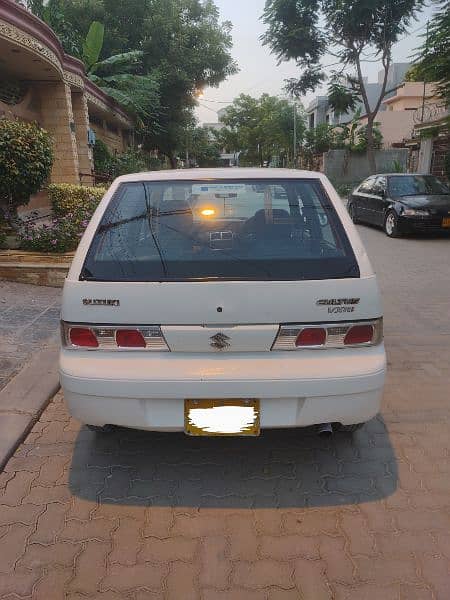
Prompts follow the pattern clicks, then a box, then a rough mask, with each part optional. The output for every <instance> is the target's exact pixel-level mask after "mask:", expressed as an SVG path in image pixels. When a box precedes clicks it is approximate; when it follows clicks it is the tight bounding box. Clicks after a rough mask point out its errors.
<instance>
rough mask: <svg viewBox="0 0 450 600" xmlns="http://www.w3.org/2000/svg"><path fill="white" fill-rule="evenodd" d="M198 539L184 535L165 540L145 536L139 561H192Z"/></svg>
mask: <svg viewBox="0 0 450 600" xmlns="http://www.w3.org/2000/svg"><path fill="white" fill-rule="evenodd" d="M197 545H198V541H197V540H195V539H189V538H184V537H171V538H168V539H165V540H160V539H159V538H151V537H150V538H149V537H147V538H145V540H144V541H143V543H142V550H141V552H140V553H139V557H138V559H139V562H151V563H154V564H156V563H169V562H172V561H175V560H179V561H190V560H192V559H193V558H194V554H195V552H196V550H197Z"/></svg>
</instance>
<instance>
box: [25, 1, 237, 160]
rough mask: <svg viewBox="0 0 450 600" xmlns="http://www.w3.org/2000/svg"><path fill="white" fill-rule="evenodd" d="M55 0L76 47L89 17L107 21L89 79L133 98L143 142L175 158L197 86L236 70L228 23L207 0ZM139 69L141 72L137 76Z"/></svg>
mask: <svg viewBox="0 0 450 600" xmlns="http://www.w3.org/2000/svg"><path fill="white" fill-rule="evenodd" d="M31 1H33V2H34V3H37V4H39V0H31ZM56 8H58V10H61V11H62V13H63V16H64V21H65V22H67V23H70V25H71V28H72V32H73V35H74V37H76V38H77V39H79V44H80V50H79V53H78V55H81V54H82V52H81V47H82V45H83V40H84V41H86V36H88V34H89V32H90V28H91V24H92V23H93V22H94V21H97V22H99V23H102V24H104V28H105V29H104V38H103V44H102V49H101V52H100V55H99V57H98V60H97V61H96V64H94V65H93V66H92V67H91V66H90V63H91V62H92V61H91V60H90V61H88V63H87V65H88V68H90V71H91V77H92V79H93V80H94V81H95V83H97V84H99V85H101V86H102V87H103V88H104V89H105V91H106V92H107V93H109V94H110V95H111V96H113V97H114V98H115V99H116V100H117V101H119V102H120V103H121V104H122V105H123V106H125V108H127V109H128V110H129V109H130V108H131V109H133V106H132V105H133V104H134V109H135V111H134V112H135V113H136V112H137V113H139V114H140V116H141V121H142V123H141V125H142V127H141V129H142V134H143V138H144V146H145V148H147V149H154V148H158V149H159V151H160V152H161V153H162V154H165V155H166V156H168V157H169V158H170V160H171V162H172V164H173V165H175V154H176V151H177V148H178V146H179V145H180V140H182V139H183V136H184V131H185V130H186V127H187V126H188V124H189V123H190V122H191V121H192V114H193V109H194V107H195V105H196V98H195V93H196V91H197V90H199V89H201V88H203V87H206V86H212V87H217V86H218V85H219V84H220V83H221V82H222V81H223V80H224V79H226V78H227V77H228V76H229V75H232V74H233V73H235V72H236V71H237V67H236V64H235V62H234V61H233V59H232V57H231V55H230V49H231V46H232V38H231V23H229V22H224V23H221V22H220V20H219V11H218V9H217V7H216V6H215V4H214V2H213V1H212V0H127V2H117V0H49V2H48V9H49V10H50V11H51V10H53V9H56ZM35 10H38V9H37V8H36V6H35ZM52 26H53V25H52ZM55 30H56V32H57V34H58V35H60V29H58V27H55ZM60 37H61V40H62V42H63V44H64V45H65V49H66V50H69V48H68V47H67V46H66V42H67V40H65V38H63V37H62V36H61V35H60ZM86 49H87V48H86ZM72 54H73V52H72ZM89 54H90V52H89ZM85 56H87V55H86V54H85ZM133 56H134V57H135V58H136V57H139V60H138V61H137V62H136V63H134V64H133V63H131V64H125V65H124V64H123V63H122V64H121V65H120V68H119V63H118V62H117V58H118V57H122V58H124V59H126V58H129V57H133ZM90 58H92V56H90ZM112 60H114V64H112V63H111V61H112ZM137 77H142V78H146V79H140V80H139V81H138V82H137V81H136V78H137ZM133 81H134V82H135V84H136V85H135V89H134V90H133V93H131V92H130V90H131V86H132V85H133ZM130 100H131V101H132V102H131V103H130V102H129V101H130ZM146 100H147V101H146ZM144 105H145V106H144ZM160 107H161V110H160ZM142 109H144V110H143V112H141V111H142Z"/></svg>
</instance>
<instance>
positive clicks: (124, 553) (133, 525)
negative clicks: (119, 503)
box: [109, 518, 150, 565]
mask: <svg viewBox="0 0 450 600" xmlns="http://www.w3.org/2000/svg"><path fill="white" fill-rule="evenodd" d="M141 526H142V525H141V523H140V522H139V521H136V520H135V519H126V518H123V519H120V522H119V526H118V527H117V529H115V530H114V532H113V534H112V547H113V549H112V552H111V553H110V555H109V562H110V563H115V562H117V563H120V564H121V565H135V564H136V562H137V555H138V552H139V551H140V549H141V546H142V536H141V531H140V529H141ZM144 560H145V559H144ZM148 560H150V558H149V559H148Z"/></svg>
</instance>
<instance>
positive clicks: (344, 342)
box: [272, 319, 383, 350]
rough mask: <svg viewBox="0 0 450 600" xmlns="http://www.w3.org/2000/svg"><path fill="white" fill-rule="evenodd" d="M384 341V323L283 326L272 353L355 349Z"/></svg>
mask: <svg viewBox="0 0 450 600" xmlns="http://www.w3.org/2000/svg"><path fill="white" fill-rule="evenodd" d="M382 341H383V319H374V320H372V321H353V322H345V323H339V322H338V323H325V324H322V323H321V324H314V325H311V324H304V325H281V327H280V330H279V332H278V335H277V338H276V340H275V342H274V344H273V346H272V350H301V349H309V350H312V349H327V348H355V347H360V346H377V345H378V344H381V342H382Z"/></svg>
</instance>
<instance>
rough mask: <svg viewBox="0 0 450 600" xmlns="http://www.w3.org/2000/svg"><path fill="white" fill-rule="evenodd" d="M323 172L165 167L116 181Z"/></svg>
mask: <svg viewBox="0 0 450 600" xmlns="http://www.w3.org/2000/svg"><path fill="white" fill-rule="evenodd" d="M324 177H325V176H324V174H323V173H319V172H316V171H301V170H300V169H271V168H248V169H247V168H236V167H229V168H222V169H170V170H169V169H167V170H162V171H148V172H144V173H134V174H131V175H123V176H121V177H118V178H117V179H116V182H118V183H122V182H127V181H128V182H130V181H149V180H156V181H174V180H177V179H178V180H180V181H182V180H186V179H187V180H193V179H228V180H229V179H323V178H324Z"/></svg>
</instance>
